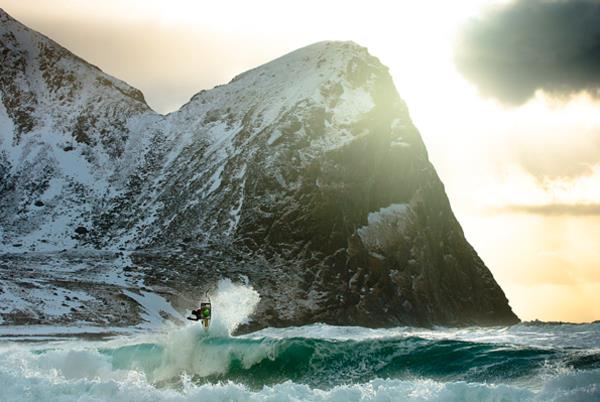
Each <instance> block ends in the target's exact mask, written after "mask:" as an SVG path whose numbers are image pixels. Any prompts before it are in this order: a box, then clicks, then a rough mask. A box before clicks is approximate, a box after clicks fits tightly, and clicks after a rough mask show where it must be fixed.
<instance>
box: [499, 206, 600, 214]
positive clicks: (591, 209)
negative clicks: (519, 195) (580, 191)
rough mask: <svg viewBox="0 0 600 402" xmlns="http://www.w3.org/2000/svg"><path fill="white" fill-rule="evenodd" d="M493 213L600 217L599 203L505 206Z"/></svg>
mask: <svg viewBox="0 0 600 402" xmlns="http://www.w3.org/2000/svg"><path fill="white" fill-rule="evenodd" d="M495 211H497V212H509V213H526V214H533V215H544V216H561V215H577V216H600V203H589V204H587V203H586V204H583V203H581V204H578V203H577V204H559V203H557V204H540V205H507V206H504V207H501V208H500V209H497V210H495Z"/></svg>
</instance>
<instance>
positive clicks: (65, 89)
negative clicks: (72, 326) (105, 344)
mask: <svg viewBox="0 0 600 402" xmlns="http://www.w3.org/2000/svg"><path fill="white" fill-rule="evenodd" d="M0 58H1V60H2V63H1V65H0V95H1V102H0V250H3V251H4V253H5V255H4V256H3V261H4V263H3V264H4V265H2V264H1V263H0V268H2V266H4V267H5V268H6V269H10V270H15V269H20V267H21V268H23V267H25V266H27V269H29V270H31V271H29V272H33V273H34V276H35V273H36V272H38V271H40V270H41V269H40V267H39V264H37V263H32V261H37V260H40V261H41V260H44V259H45V258H46V257H44V258H40V257H39V256H40V255H45V256H51V257H47V258H46V259H50V260H52V259H54V260H56V261H58V262H56V264H55V265H54V266H56V267H58V266H60V265H61V262H60V261H62V260H61V258H60V257H59V255H60V253H53V252H57V251H61V250H65V249H67V250H79V251H78V252H81V250H82V249H85V250H88V251H86V252H87V253H90V252H91V251H89V250H98V249H101V250H104V251H103V252H105V253H106V252H108V253H109V254H110V256H111V257H110V258H109V259H108V260H107V261H108V262H106V263H105V264H104V265H103V264H89V266H94V267H95V268H94V272H95V274H94V275H91V274H90V273H89V272H87V271H86V270H85V269H83V270H82V271H86V273H85V275H83V274H82V276H81V278H87V279H85V280H83V279H81V278H80V279H81V280H80V281H83V282H86V281H88V282H89V283H96V284H102V281H103V280H102V279H101V277H100V276H98V275H96V274H97V273H98V272H99V271H102V272H104V271H111V270H112V271H115V270H117V271H118V270H121V271H119V272H121V273H123V272H122V270H123V269H124V267H126V268H128V270H129V272H131V271H134V272H137V273H138V274H139V275H138V276H136V281H134V282H132V281H131V280H129V279H127V278H125V277H127V275H125V276H124V277H120V278H121V279H123V278H125V279H123V281H122V282H120V280H116V281H112V282H110V281H109V280H105V282H104V285H106V284H107V283H108V284H110V286H112V287H111V288H106V289H105V294H104V296H102V297H105V298H106V297H110V296H108V295H110V294H111V292H112V293H115V292H117V293H119V294H120V295H121V296H123V295H125V296H126V298H129V299H130V300H134V301H139V300H136V297H134V296H132V293H131V291H132V289H133V288H135V289H133V290H136V289H137V290H136V291H137V293H136V294H137V295H138V298H139V297H140V295H146V294H150V293H151V291H154V292H159V291H160V292H162V294H164V295H165V296H166V297H167V298H168V299H171V301H174V299H175V297H173V295H178V296H179V297H178V298H177V300H175V301H174V302H175V304H176V305H177V303H179V305H180V306H182V307H183V306H186V303H187V302H186V300H187V299H186V297H187V298H189V300H188V301H190V300H193V299H194V297H195V296H194V294H196V293H200V291H203V290H204V289H210V288H211V286H214V284H215V283H216V281H217V280H218V279H219V278H221V277H235V278H245V279H244V280H246V279H247V280H249V281H250V282H251V283H252V284H253V286H255V287H256V288H257V290H258V291H259V292H260V293H261V296H262V299H261V303H260V304H259V307H258V311H257V314H256V315H255V318H254V324H253V325H255V326H263V325H284V324H300V323H306V322H315V321H324V322H329V323H339V324H361V325H397V324H419V325H429V324H467V323H480V324H489V323H511V322H515V321H517V318H516V316H515V315H514V314H513V313H512V311H511V310H510V307H509V306H508V302H507V300H506V298H505V297H504V294H503V292H502V290H501V289H500V287H499V286H498V285H497V284H496V282H495V281H494V279H493V277H492V275H491V273H490V272H489V270H488V269H487V268H486V267H485V265H484V263H483V262H482V261H481V260H480V259H479V257H478V256H477V254H476V252H475V251H474V250H473V249H472V247H471V246H470V245H469V244H468V242H467V241H466V240H465V238H464V235H463V233H462V230H461V228H460V225H459V223H458V222H457V220H456V218H455V217H454V215H453V213H452V211H451V208H450V205H449V202H448V199H447V197H446V195H445V192H444V188H443V184H442V183H441V181H440V180H439V178H438V176H437V174H436V172H435V170H434V168H433V166H432V165H431V163H430V162H429V160H428V157H427V152H426V150H425V146H424V144H423V142H422V140H421V138H420V135H419V133H418V131H417V129H416V128H415V127H414V125H413V124H412V122H411V120H410V117H409V114H408V110H407V107H406V105H405V104H404V102H403V101H402V100H401V99H400V98H399V96H398V94H397V92H396V89H395V87H394V85H393V82H392V79H391V77H390V75H389V73H388V71H387V68H386V67H384V66H383V65H382V64H381V63H380V62H379V61H378V60H377V59H376V58H375V57H373V56H371V55H369V53H368V52H367V50H366V49H364V48H362V47H360V46H358V45H356V44H354V43H351V42H321V43H316V44H314V45H311V46H308V47H305V48H302V49H299V50H297V51H294V52H292V53H290V54H287V55H285V56H283V57H281V58H279V59H276V60H274V61H272V62H270V63H267V64H265V65H263V66H260V67H257V68H255V69H253V70H250V71H247V72H245V73H243V74H241V75H239V76H237V77H236V78H234V79H233V80H232V81H231V82H230V83H229V84H227V85H222V86H218V87H216V88H214V89H212V90H209V91H201V92H199V93H198V94H196V95H195V96H194V97H192V99H191V100H190V101H189V102H188V103H187V104H186V105H184V106H183V107H182V108H181V109H180V110H178V111H177V112H174V113H171V114H169V115H167V116H162V115H159V114H157V113H155V112H153V111H152V110H151V109H150V108H149V107H148V106H147V105H146V103H145V102H144V98H143V95H142V94H141V92H139V91H138V90H136V89H134V88H131V87H130V86H129V85H127V84H126V83H124V82H122V81H119V80H117V79H115V78H112V77H110V76H108V75H106V74H104V73H103V72H102V71H100V70H99V69H98V68H96V67H94V66H92V65H90V64H88V63H86V62H85V61H83V60H81V59H80V58H78V57H77V56H74V55H73V54H71V53H70V52H68V51H67V50H66V49H64V48H62V47H61V46H60V45H58V44H56V43H55V42H53V41H51V40H50V39H48V38H46V37H44V36H42V35H40V34H39V33H37V32H34V31H32V30H30V29H28V28H26V27H24V26H23V25H21V24H20V23H18V22H17V21H15V20H13V19H12V18H11V17H10V16H8V15H7V14H6V13H5V12H3V11H0ZM107 250H108V251H107ZM110 250H113V251H110ZM134 250H135V251H134ZM73 252H74V251H67V252H66V253H64V252H63V253H64V254H65V255H70V257H69V258H71V259H72V258H74V257H73V256H72V254H69V253H73ZM115 252H117V253H118V254H116V256H117V257H115V255H114V253H115ZM24 253H28V254H24ZM124 254H126V255H125V256H123V255H124ZM25 255H30V256H31V255H33V256H34V257H31V258H27V257H24V256H25ZM88 257H89V254H88ZM65 258H66V257H65ZM113 258H117V259H118V260H119V261H120V262H116V260H114V261H113ZM123 258H126V259H127V262H126V263H125V262H123ZM57 259H58V260H57ZM111 267H112V268H111ZM42 271H43V270H42ZM61 272H62V271H61ZM52 275H53V274H48V276H47V279H46V282H48V281H52V280H53V279H52V278H53V276H52ZM61 275H62V276H61V278H63V279H61V280H66V278H67V277H68V276H69V275H66V276H65V275H64V272H62V273H61ZM73 275H77V274H75V273H73ZM117 276H118V275H117ZM112 277H113V278H114V277H115V276H114V275H113V276H112ZM129 277H131V275H129ZM90 278H94V279H90ZM88 282H86V283H88ZM109 282H110V283H109ZM7 286H8V285H7ZM11 286H12V287H13V288H12V291H13V293H14V292H16V291H17V290H16V289H17V287H18V286H17V287H15V284H14V282H13V283H12V284H11ZM136 286H137V287H136ZM91 287H92V288H93V286H91ZM140 287H143V288H144V289H145V290H144V291H140V290H139V289H141V288H140ZM88 291H91V290H89V289H88ZM127 292H129V293H127ZM144 292H145V293H144ZM95 297H96V299H98V298H100V299H102V297H101V296H98V295H95ZM0 299H1V295H0ZM13 299H14V298H13ZM92 299H93V298H92ZM11 300H12V299H11ZM182 300H183V301H182ZM30 304H31V305H34V304H35V302H34V301H31V303H30ZM15 305H18V303H16V304H15ZM82 305H83V306H85V303H82ZM19 309H22V307H15V308H14V309H13V310H19ZM32 309H34V308H33V307H32ZM136 311H137V310H136ZM0 314H2V311H0ZM11 314H12V315H10V317H14V311H13V312H11ZM4 316H5V319H8V318H7V317H9V315H8V313H7V314H4ZM38 316H39V314H37V315H36V313H35V312H33V313H32V314H30V315H29V316H28V317H30V318H31V319H33V320H34V321H36V320H37V321H36V322H45V321H44V320H43V319H37V318H36V317H38ZM79 318H81V317H79ZM9 321H10V319H9ZM12 321H15V320H14V319H12Z"/></svg>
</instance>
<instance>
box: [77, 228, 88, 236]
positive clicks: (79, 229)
mask: <svg viewBox="0 0 600 402" xmlns="http://www.w3.org/2000/svg"><path fill="white" fill-rule="evenodd" d="M75 233H77V234H78V235H85V234H88V233H89V231H88V230H87V228H85V227H84V226H78V227H77V228H76V229H75Z"/></svg>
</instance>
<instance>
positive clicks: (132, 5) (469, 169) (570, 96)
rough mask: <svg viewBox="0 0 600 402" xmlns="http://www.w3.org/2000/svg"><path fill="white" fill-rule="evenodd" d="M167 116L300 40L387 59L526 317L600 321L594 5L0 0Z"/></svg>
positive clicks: (481, 245) (599, 120)
mask: <svg viewBox="0 0 600 402" xmlns="http://www.w3.org/2000/svg"><path fill="white" fill-rule="evenodd" d="M0 7H2V8H4V9H5V10H6V11H7V12H8V13H9V14H11V15H12V16H13V17H15V18H16V19H18V20H20V21H21V22H23V23H24V24H26V25H28V26H29V27H31V28H33V29H36V30H38V31H40V32H42V33H44V34H45V35H47V36H49V37H50V38H52V39H54V40H56V41H57V42H59V43H60V44H62V45H63V46H65V47H67V48H68V49H69V50H71V51H72V52H74V53H75V54H77V55H79V56H81V57H83V58H84V59H86V60H87V61H89V62H91V63H92V64H95V65H97V66H98V67H100V68H101V69H102V70H104V71H105V72H107V73H109V74H111V75H114V76H116V77H118V78H120V79H122V80H124V81H126V82H128V83H129V84H131V85H133V86H135V87H136V88H138V89H140V90H142V91H143V92H144V94H145V97H146V100H147V101H148V103H149V104H150V106H151V107H153V108H154V109H155V110H156V111H158V112H161V113H168V112H171V111H174V110H177V109H178V108H179V107H180V106H181V105H183V104H184V103H185V102H187V101H188V100H189V98H190V97H191V96H192V95H194V94H195V93H196V92H198V91H200V90H201V89H209V88H212V87H214V86H215V85H219V84H224V83H227V82H229V80H230V79H231V78H233V77H234V76H235V75H237V74H239V73H241V72H243V71H245V70H248V69H250V68H253V67H256V66H258V65H260V64H263V63H265V62H267V61H270V60H272V59H274V58H276V57H279V56H281V55H283V54H285V53H287V52H290V51H292V50H295V49H297V48H299V47H302V46H306V45H308V44H311V43H314V42H317V41H321V40H353V41H355V42H357V43H358V44H360V45H362V46H365V47H367V48H368V50H369V52H370V53H371V54H373V55H374V56H376V57H378V58H379V59H380V60H381V62H382V63H383V64H385V65H386V66H388V67H389V69H390V73H391V75H392V77H393V79H394V82H395V85H396V87H397V89H398V91H399V94H400V96H401V97H402V98H403V99H404V100H405V101H406V102H407V104H408V107H409V110H410V113H411V117H412V119H413V121H414V123H415V124H416V126H417V127H418V128H419V130H420V132H421V135H422V137H423V139H424V141H425V144H426V145H427V149H428V152H429V156H430V159H431V161H432V162H433V164H434V166H435V167H436V169H437V171H438V174H439V175H440V177H441V179H442V181H443V182H444V184H445V187H446V191H447V193H448V196H449V198H450V202H451V204H452V207H453V210H454V212H455V214H456V215H457V217H458V219H459V221H460V223H461V225H462V227H463V229H464V231H465V235H466V237H467V239H468V240H469V241H470V242H471V244H472V245H473V246H474V247H475V249H476V250H477V252H478V253H479V255H480V256H481V257H482V259H483V260H484V262H485V263H486V265H487V266H488V267H489V268H490V270H491V271H492V273H493V274H494V277H495V278H496V280H497V281H498V283H499V284H500V285H501V286H502V288H503V289H504V291H505V293H506V295H507V297H508V299H509V301H510V304H511V306H512V307H513V310H514V311H515V312H516V314H517V315H519V317H520V318H521V319H524V320H533V319H540V320H544V321H573V322H583V321H592V320H599V319H600V307H599V306H600V100H599V99H598V95H599V94H600V89H599V88H600V86H599V82H600V3H599V2H598V1H596V0H571V1H570V2H566V1H563V0H513V1H508V0H504V1H494V0H491V1H490V0H463V1H458V0H455V1H452V2H448V1H433V2H432V1H429V2H424V1H417V0H415V1H393V2H392V1H380V0H371V1H369V2H358V1H350V0H346V1H337V0H330V1H322V0H321V1H312V0H305V1H303V2H293V3H292V2H285V1H260V0H258V1H252V2H249V1H232V0H220V1H213V2H208V1H202V0H169V1H167V0H103V1H92V0H87V1H86V0H53V1H40V0H0Z"/></svg>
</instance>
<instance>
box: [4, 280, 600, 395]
mask: <svg viewBox="0 0 600 402" xmlns="http://www.w3.org/2000/svg"><path fill="white" fill-rule="evenodd" d="M258 300H259V296H258V294H257V293H256V292H255V291H254V290H253V289H252V288H250V287H248V286H242V285H236V284H233V283H231V282H229V281H222V282H221V283H220V284H219V288H218V290H217V292H216V294H215V295H213V304H214V310H213V311H214V318H215V321H214V322H213V324H212V325H211V328H210V329H209V331H204V329H202V327H201V326H200V325H198V324H190V325H186V326H184V327H179V328H176V327H173V328H171V329H169V330H168V331H166V332H165V333H161V334H150V335H147V336H139V335H135V336H127V337H121V338H116V339H112V340H108V341H89V340H70V341H66V342H64V341H61V342H45V343H29V344H25V343H20V344H17V343H4V344H0V389H1V390H2V395H0V400H10V401H34V400H58V401H76V400H85V401H95V400H109V399H110V400H113V401H132V400H135V401H155V400H168V401H187V400H203V401H211V400H235V401H246V400H247V401H257V400H277V401H280V400H331V401H338V400H340V401H344V402H347V401H363V400H407V399H408V400H421V401H454V400H465V401H471V400H472V401H486V400H489V401H498V400H509V401H510V400H532V401H535V400H544V401H545V400H564V401H572V400H581V401H587V400H600V324H588V325H587V326H577V325H528V324H521V325H517V326H514V327H510V328H486V329H482V328H469V329H445V328H439V329H434V330H423V329H414V328H393V329H381V330H376V329H367V328H360V327H333V326H328V325H321V324H318V325H311V326H305V327H293V328H281V329H273V328H269V329H265V330H262V331H258V332H255V333H252V334H248V335H245V336H231V333H232V331H234V330H235V328H236V327H237V326H238V325H239V324H241V323H243V322H244V320H245V319H246V317H248V315H249V314H250V313H251V312H252V310H253V309H254V307H255V306H256V304H257V303H258Z"/></svg>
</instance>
